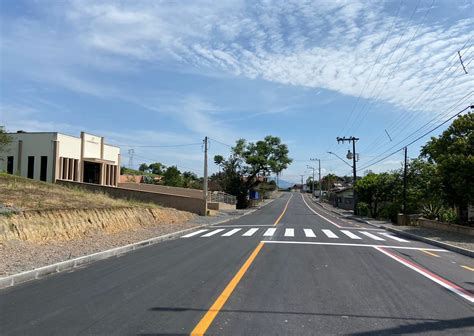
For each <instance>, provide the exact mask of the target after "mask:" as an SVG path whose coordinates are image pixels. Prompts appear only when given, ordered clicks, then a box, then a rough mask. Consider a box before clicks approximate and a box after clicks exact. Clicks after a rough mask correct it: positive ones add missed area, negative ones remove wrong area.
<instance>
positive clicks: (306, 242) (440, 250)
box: [261, 240, 450, 253]
mask: <svg viewBox="0 0 474 336" xmlns="http://www.w3.org/2000/svg"><path fill="white" fill-rule="evenodd" d="M261 243H265V244H295V245H329V246H355V247H383V248H390V249H396V250H425V251H433V252H447V253H450V252H449V251H447V250H442V249H434V248H433V249H432V248H429V249H427V248H422V247H407V246H391V245H387V246H385V245H371V244H355V243H327V242H312V241H291V240H262V241H261Z"/></svg>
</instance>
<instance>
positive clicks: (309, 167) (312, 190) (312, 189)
mask: <svg viewBox="0 0 474 336" xmlns="http://www.w3.org/2000/svg"><path fill="white" fill-rule="evenodd" d="M306 167H307V168H308V169H312V170H313V187H312V188H311V193H312V194H313V196H314V195H315V194H314V167H311V166H308V165H307V166H306Z"/></svg>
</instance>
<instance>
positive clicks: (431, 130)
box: [359, 105, 474, 170]
mask: <svg viewBox="0 0 474 336" xmlns="http://www.w3.org/2000/svg"><path fill="white" fill-rule="evenodd" d="M467 109H474V105H469V106H467V107H465V108H464V109H462V110H461V111H459V112H457V113H456V114H454V115H453V116H451V117H449V118H448V119H446V120H445V121H443V122H442V123H441V124H439V125H438V126H436V127H435V128H432V129H430V130H429V131H427V132H426V133H424V134H422V135H420V136H419V137H418V138H416V139H415V140H413V141H411V142H409V143H408V144H406V145H405V146H403V147H401V148H399V149H397V150H396V151H394V152H392V153H390V154H388V155H386V156H384V157H383V158H381V159H379V160H377V161H375V162H373V163H371V164H370V165H366V166H364V167H361V168H359V169H360V170H362V169H367V168H368V167H371V166H373V165H375V164H377V163H379V162H381V161H383V160H385V159H387V158H389V157H390V156H392V155H395V154H396V153H398V152H399V151H401V150H402V149H403V148H405V147H408V146H410V145H412V144H414V143H415V142H417V141H418V140H420V139H422V138H424V137H425V136H427V135H428V134H430V133H431V132H433V131H435V130H437V129H438V128H440V127H441V126H443V125H444V124H446V123H447V122H449V121H450V120H452V119H454V118H455V117H457V116H458V115H460V114H461V113H463V112H464V111H466V110H467Z"/></svg>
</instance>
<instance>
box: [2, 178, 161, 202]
mask: <svg viewBox="0 0 474 336" xmlns="http://www.w3.org/2000/svg"><path fill="white" fill-rule="evenodd" d="M0 203H1V204H3V205H6V206H9V207H14V208H19V209H21V210H46V209H90V208H118V207H146V208H159V206H158V205H156V204H152V203H142V202H138V201H133V200H132V201H128V200H121V199H114V198H111V197H110V196H108V195H106V194H104V193H94V192H90V191H86V190H83V189H80V188H77V187H75V188H69V187H65V186H60V185H57V184H53V183H47V182H40V181H35V180H31V179H28V178H25V177H19V176H15V175H9V174H5V173H0Z"/></svg>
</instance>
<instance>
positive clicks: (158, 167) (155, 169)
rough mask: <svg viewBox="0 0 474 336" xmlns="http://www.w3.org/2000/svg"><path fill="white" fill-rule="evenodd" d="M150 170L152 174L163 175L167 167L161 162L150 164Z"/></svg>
mask: <svg viewBox="0 0 474 336" xmlns="http://www.w3.org/2000/svg"><path fill="white" fill-rule="evenodd" d="M148 169H149V170H151V173H152V174H155V175H163V174H164V173H165V170H166V166H165V165H164V164H162V163H160V162H155V163H150V165H149V166H148Z"/></svg>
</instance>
